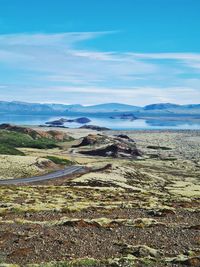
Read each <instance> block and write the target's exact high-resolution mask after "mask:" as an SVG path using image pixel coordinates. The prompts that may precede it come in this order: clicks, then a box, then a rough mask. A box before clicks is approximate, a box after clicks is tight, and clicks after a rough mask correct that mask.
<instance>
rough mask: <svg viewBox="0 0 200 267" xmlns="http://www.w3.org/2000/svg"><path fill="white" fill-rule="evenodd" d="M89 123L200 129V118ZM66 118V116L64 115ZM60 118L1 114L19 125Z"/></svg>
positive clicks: (1, 120)
mask: <svg viewBox="0 0 200 267" xmlns="http://www.w3.org/2000/svg"><path fill="white" fill-rule="evenodd" d="M87 117H88V118H89V119H91V122H90V123H89V124H93V125H98V126H102V127H107V128H110V129H116V130H134V129H135V130H139V129H147V130H148V129H149V130H150V129H196V130H197V129H200V120H192V119H191V120H189V119H187V120H183V119H181V120H167V119H166V118H164V119H161V118H159V119H148V120H144V119H138V120H134V121H129V120H122V119H119V118H116V119H111V118H96V117H90V116H87ZM64 118H65V117H64ZM74 118H77V116H68V117H67V119H74ZM56 119H60V117H59V116H39V115H35V116H33V115H13V114H12V115H1V116H0V123H10V124H19V125H44V124H45V122H47V121H52V120H56ZM65 126H66V127H70V128H78V127H80V126H82V125H81V124H78V123H74V122H73V123H65Z"/></svg>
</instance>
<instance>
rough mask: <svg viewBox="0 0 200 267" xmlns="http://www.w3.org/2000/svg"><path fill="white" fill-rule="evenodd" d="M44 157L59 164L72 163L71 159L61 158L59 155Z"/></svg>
mask: <svg viewBox="0 0 200 267" xmlns="http://www.w3.org/2000/svg"><path fill="white" fill-rule="evenodd" d="M46 159H49V160H51V161H53V162H54V163H55V164H60V165H68V166H69V165H72V164H74V162H73V161H71V160H68V159H63V158H59V157H55V156H47V157H46Z"/></svg>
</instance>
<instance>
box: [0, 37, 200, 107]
mask: <svg viewBox="0 0 200 267" xmlns="http://www.w3.org/2000/svg"><path fill="white" fill-rule="evenodd" d="M111 33H112V32H83V33H60V34H11V35H0V71H4V72H6V74H7V76H8V78H7V82H4V83H5V84H7V86H8V88H9V90H10V92H9V95H10V97H11V96H12V97H13V98H20V97H21V99H22V100H24V101H26V99H28V98H30V97H32V100H33V101H35V100H34V99H36V100H37V101H38V99H39V97H40V99H41V102H42V101H43V100H44V99H46V98H49V101H52V102H53V99H55V101H56V102H59V99H60V102H63V101H64V100H63V97H66V99H67V98H68V100H67V103H69V102H70V101H71V102H73V103H74V102H75V101H76V102H77V103H78V102H79V103H85V104H88V103H92V104H94V103H95V102H96V103H98V102H103V101H104V102H111V101H113V98H114V99H115V102H116V101H118V102H125V103H129V104H138V105H139V104H149V103H152V102H177V103H186V101H187V102H190V103H193V102H194V103H196V102H197V101H198V99H200V93H199V89H200V88H199V84H200V83H199V81H200V77H199V74H198V72H196V73H195V72H194V69H195V70H197V71H199V70H200V54H198V53H134V52H130V53H127V52H118V51H95V50H89V49H88V48H87V49H83V48H80V47H79V43H80V42H83V41H87V40H90V39H94V38H97V37H101V36H103V35H106V34H111ZM81 47H83V44H82V45H81ZM160 61H162V62H160ZM163 61H164V62H163ZM1 63H3V64H1ZM5 66H6V68H4V67H5ZM9 71H10V72H11V71H12V73H15V75H14V76H16V78H15V79H13V80H10V78H9ZM181 75H182V76H181ZM184 75H185V76H184ZM19 76H20V79H19ZM191 77H192V78H191ZM4 80H6V78H5V79H4ZM3 89H5V88H4V87H1V86H0V90H1V93H2V94H1V95H2V96H3V95H4V96H5V95H6V94H5V93H4V92H2V91H3ZM25 92H26V93H25ZM36 94H37V95H36ZM18 100H20V99H18ZM64 102H65V101H64Z"/></svg>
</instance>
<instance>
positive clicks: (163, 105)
mask: <svg viewBox="0 0 200 267" xmlns="http://www.w3.org/2000/svg"><path fill="white" fill-rule="evenodd" d="M177 107H180V105H177V104H171V103H159V104H151V105H147V106H145V107H144V110H155V109H157V110H163V109H171V108H177Z"/></svg>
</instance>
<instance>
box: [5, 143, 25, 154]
mask: <svg viewBox="0 0 200 267" xmlns="http://www.w3.org/2000/svg"><path fill="white" fill-rule="evenodd" d="M0 154H2V155H19V156H24V155H25V154H24V153H23V152H21V151H19V150H18V149H16V148H14V147H12V146H10V145H7V144H0Z"/></svg>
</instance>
